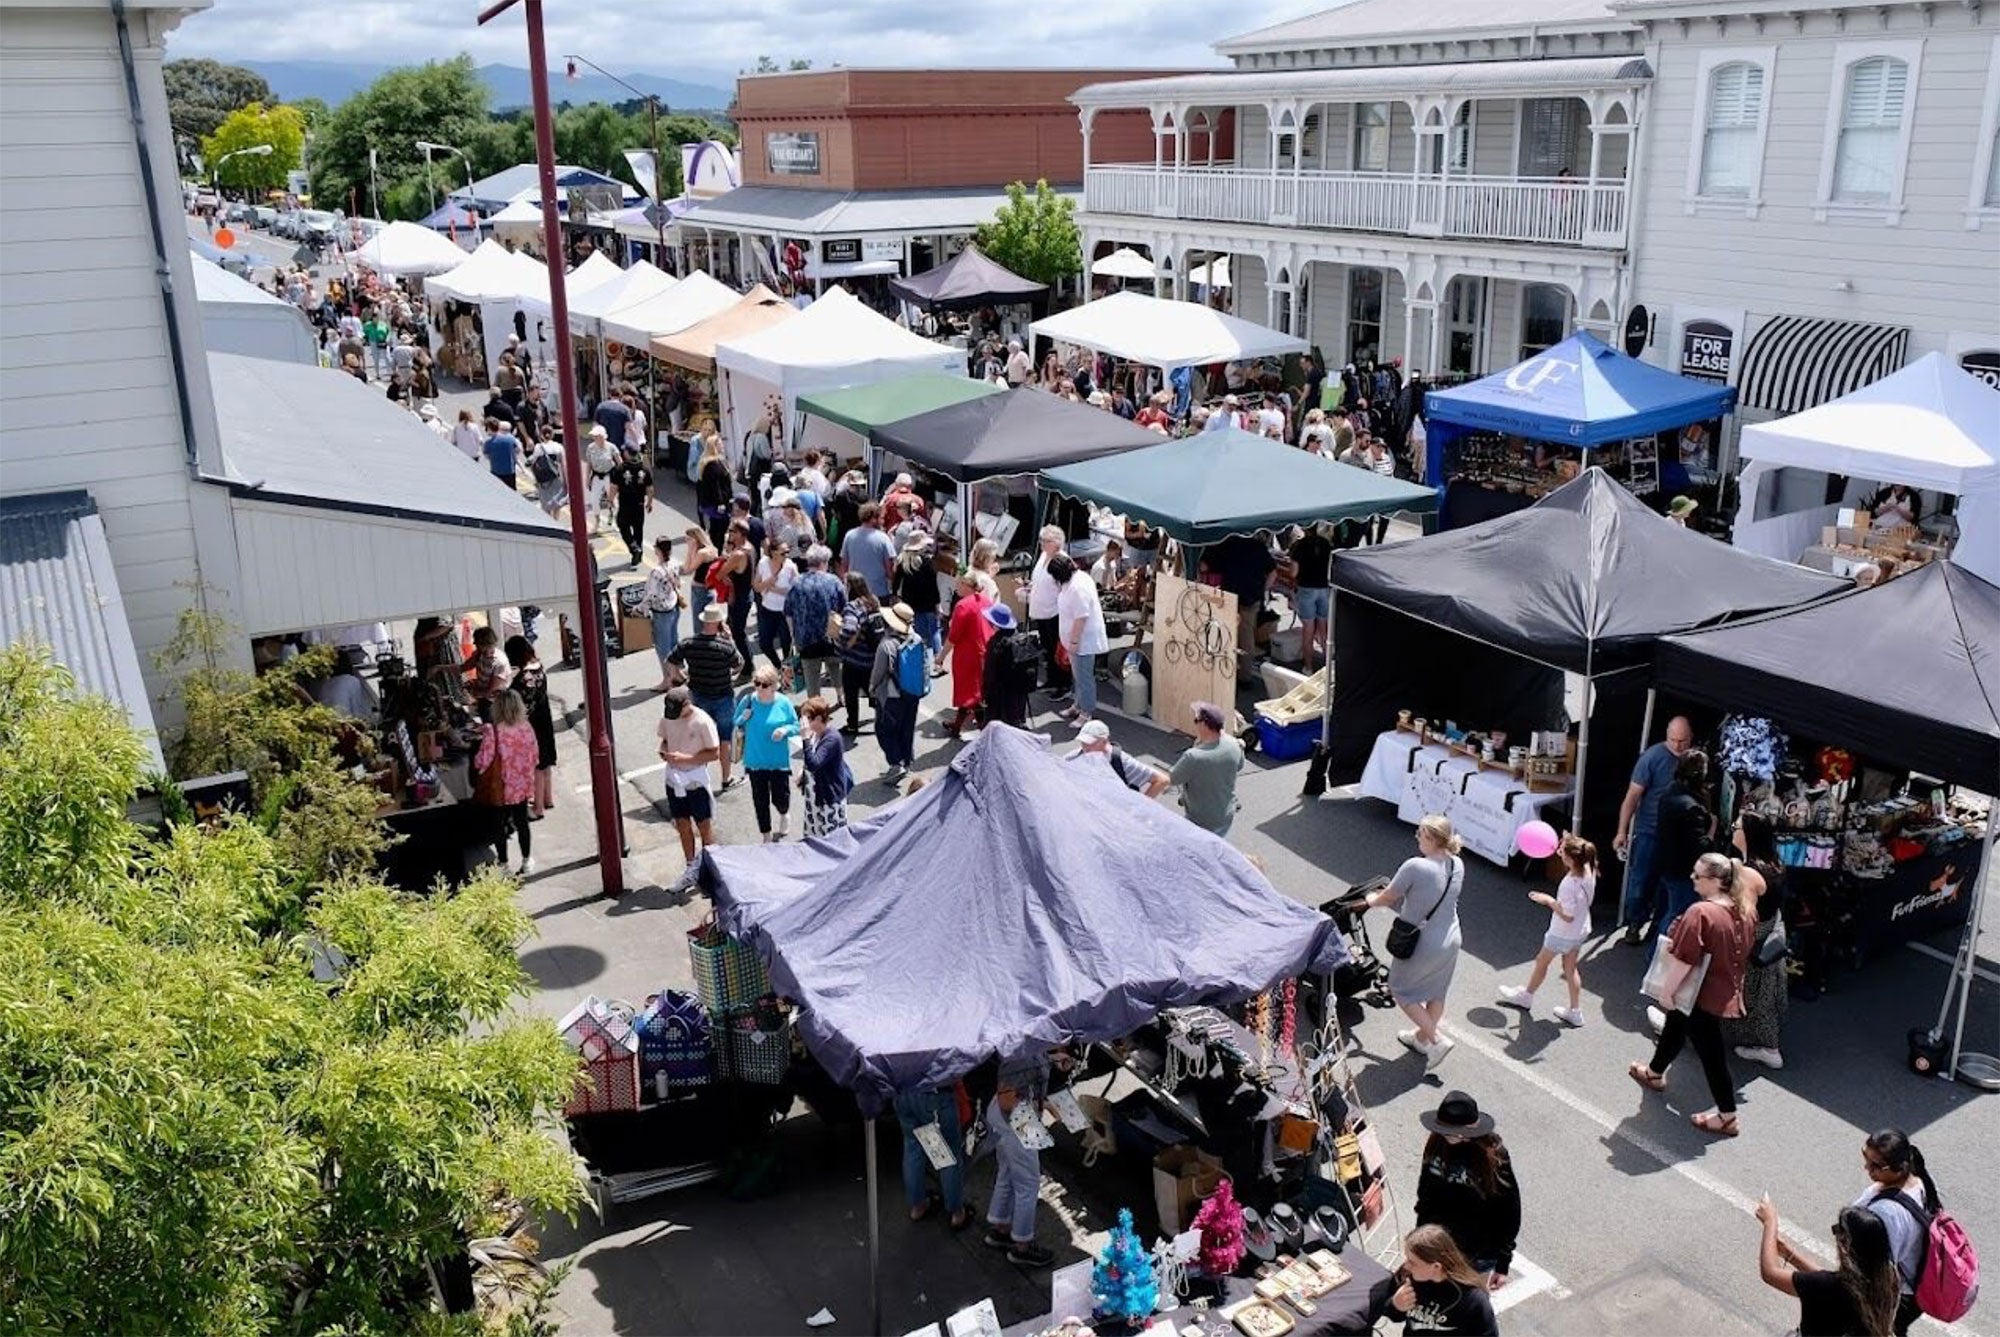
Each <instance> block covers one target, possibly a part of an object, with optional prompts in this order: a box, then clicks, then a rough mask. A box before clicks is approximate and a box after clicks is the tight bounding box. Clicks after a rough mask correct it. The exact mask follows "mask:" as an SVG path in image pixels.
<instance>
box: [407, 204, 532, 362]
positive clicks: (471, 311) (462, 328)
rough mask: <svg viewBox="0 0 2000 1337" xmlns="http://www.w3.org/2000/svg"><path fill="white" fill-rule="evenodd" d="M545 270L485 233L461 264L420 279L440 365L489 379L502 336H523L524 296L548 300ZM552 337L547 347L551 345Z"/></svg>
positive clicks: (497, 359)
mask: <svg viewBox="0 0 2000 1337" xmlns="http://www.w3.org/2000/svg"><path fill="white" fill-rule="evenodd" d="M548 289H549V275H548V270H547V269H546V268H544V267H543V266H542V265H541V264H540V263H538V262H537V261H534V260H531V259H529V258H528V257H527V256H525V255H522V254H520V253H519V252H517V251H510V250H508V249H507V248H506V247H505V246H502V245H501V244H500V243H499V242H497V241H493V240H491V239H490V238H489V239H488V240H486V241H483V242H481V243H479V249H477V250H475V251H473V252H472V254H471V255H469V256H467V257H466V259H465V263H463V264H461V265H459V266H457V267H456V268H454V269H450V270H447V271H446V272H444V273H442V274H433V275H431V276H430V277H429V278H426V279H425V280H424V298H425V301H426V302H427V303H428V304H429V307H430V312H431V319H432V321H433V323H435V324H436V325H437V327H438V329H439V331H440V332H441V334H442V335H443V343H442V348H441V350H440V353H439V360H440V361H441V362H442V363H443V364H444V367H445V370H447V371H449V372H451V373H452V374H453V375H455V376H459V377H462V378H464V379H466V380H471V381H474V382H477V383H489V382H490V381H491V379H492V376H493V371H494V369H495V368H496V367H498V366H499V364H500V354H502V353H504V352H506V351H507V336H508V335H510V334H518V335H520V336H521V339H522V341H523V342H526V341H527V339H528V334H529V331H528V319H527V315H526V313H525V312H524V311H523V309H522V306H521V299H522V298H523V297H524V296H533V295H536V294H539V295H540V296H541V297H542V300H543V301H544V302H546V301H547V299H548ZM553 347H554V345H553V342H551V343H550V348H551V349H553Z"/></svg>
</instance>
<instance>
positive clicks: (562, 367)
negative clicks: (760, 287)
mask: <svg viewBox="0 0 2000 1337" xmlns="http://www.w3.org/2000/svg"><path fill="white" fill-rule="evenodd" d="M521 3H525V4H526V6H527V16H526V18H527V22H526V25H525V26H526V28H527V30H528V82H529V84H530V85H531V86H532V87H533V90H534V105H535V167H536V171H537V175H538V177H539V180H540V184H541V191H542V242H543V245H542V250H543V252H544V255H545V262H546V263H547V265H548V268H549V313H550V317H551V320H552V322H553V324H554V325H555V338H556V389H557V395H558V399H559V402H560V404H561V410H562V425H563V442H564V449H563V453H562V454H563V475H564V479H565V481H566V482H567V484H568V486H569V498H570V504H569V531H570V546H571V549H572V552H573V554H574V556H575V559H576V597H577V605H578V607H577V624H578V632H579V635H580V637H581V639H582V641H583V706H584V714H585V716H586V717H587V718H588V719H589V721H590V794H591V806H592V808H593V809H594V810H595V812H596V817H597V869H598V875H599V877H600V878H601V880H602V881H601V885H602V886H603V888H604V894H605V895H607V896H616V895H618V894H619V893H620V892H622V891H623V890H624V889H625V863H624V848H625V838H624V832H623V830H622V823H621V820H620V819H621V814H620V812H619V809H618V766H617V759H616V758H615V757H613V756H612V749H611V705H610V702H609V701H607V700H606V699H605V696H606V684H607V679H606V676H605V667H604V628H603V624H602V623H601V621H600V620H599V618H598V608H597V558H596V556H595V554H593V553H592V552H591V550H590V529H589V519H588V517H589V511H590V508H589V507H588V506H587V505H584V504H583V499H584V497H585V496H586V495H587V494H586V493H585V491H584V485H583V450H582V448H581V447H582V438H581V437H580V436H579V435H578V432H577V404H576V364H575V362H574V360H573V357H572V354H571V351H570V337H569V289H568V285H567V284H566V283H565V281H564V275H563V263H562V257H563V248H562V218H561V215H560V214H559V212H558V210H557V203H556V133H555V123H554V119H553V117H552V116H551V115H550V113H549V53H548V47H547V45H546V42H545V40H544V37H543V34H542V0H499V3H497V4H494V5H490V6H488V7H487V8H486V9H485V10H483V11H481V13H480V15H479V22H480V24H482V25H484V24H486V23H489V22H491V21H492V20H494V19H495V18H498V17H499V16H500V15H502V14H504V13H506V12H507V11H508V10H510V9H512V8H513V7H514V6H515V5H516V4H521ZM471 170H472V168H471V163H470V161H469V160H468V162H467V164H466V171H467V172H468V173H470V172H471Z"/></svg>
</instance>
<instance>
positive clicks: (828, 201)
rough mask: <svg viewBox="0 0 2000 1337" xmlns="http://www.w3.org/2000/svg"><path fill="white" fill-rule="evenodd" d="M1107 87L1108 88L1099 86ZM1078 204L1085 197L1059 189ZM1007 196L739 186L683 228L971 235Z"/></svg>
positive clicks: (991, 190) (995, 191)
mask: <svg viewBox="0 0 2000 1337" xmlns="http://www.w3.org/2000/svg"><path fill="white" fill-rule="evenodd" d="M1103 86H1107V87H1108V86H1110V85H1103ZM1056 193H1057V194H1058V195H1067V196H1069V197H1071V198H1072V199H1075V200H1076V201H1077V203H1078V204H1081V203H1082V202H1083V192H1082V191H1081V190H1078V189H1076V188H1075V187H1070V188H1068V189H1063V188H1058V189H1057V190H1056ZM1006 202H1007V192H1006V191H1005V190H1004V189H1001V188H999V187H995V186H975V187H972V188H970V189H956V190H851V191H843V190H793V189H790V188H789V187H785V186H740V187H738V188H737V189H735V190H732V191H730V192H729V193H728V194H726V195H718V196H716V197H715V198H714V199H712V200H704V201H702V202H701V203H699V204H697V205H695V206H694V207H693V208H691V209H689V210H688V211H687V212H686V213H684V214H682V215H681V217H680V219H679V220H678V221H679V222H680V223H681V224H683V225H694V226H700V225H702V224H704V223H706V224H711V225H714V226H718V227H765V228H768V227H770V226H771V225H772V224H773V223H777V224H781V225H782V226H783V227H784V228H785V229H786V235H789V236H800V237H808V236H812V237H818V236H841V235H846V234H850V233H853V234H859V233H864V232H951V231H969V230H970V229H972V228H975V227H978V226H979V225H980V224H982V223H989V222H991V221H992V220H993V215H994V214H995V213H997V212H998V211H999V209H1000V206H1001V205H1003V204H1005V203H1006Z"/></svg>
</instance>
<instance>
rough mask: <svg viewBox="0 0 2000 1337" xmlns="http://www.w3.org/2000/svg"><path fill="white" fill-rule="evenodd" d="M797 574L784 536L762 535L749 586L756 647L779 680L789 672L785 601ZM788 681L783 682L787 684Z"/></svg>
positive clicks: (788, 625) (789, 641) (791, 645)
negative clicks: (761, 552)
mask: <svg viewBox="0 0 2000 1337" xmlns="http://www.w3.org/2000/svg"><path fill="white" fill-rule="evenodd" d="M798 578H799V569H798V567H796V566H794V565H793V564H792V556H791V553H790V551H789V550H787V548H786V546H785V540H784V539H782V538H779V537H776V536H775V535H774V536H772V537H770V538H767V539H765V540H764V555H763V556H762V557H759V558H758V559H757V570H756V573H755V574H754V575H753V576H752V577H751V580H750V587H751V589H752V590H753V591H755V592H756V595H757V648H758V649H759V650H762V651H763V652H764V658H766V659H768V660H770V661H771V664H772V666H773V667H774V668H776V669H777V670H778V675H779V678H780V679H781V680H783V679H788V678H790V677H791V676H792V651H793V648H794V646H795V645H796V644H797V637H795V636H794V635H793V634H792V624H791V622H790V620H789V619H788V618H787V617H786V616H785V601H786V600H787V599H788V598H789V597H790V596H791V593H792V586H793V585H794V584H795V583H797V581H798ZM790 685H791V684H790V683H789V682H787V683H785V686H786V687H788V688H789V687H790Z"/></svg>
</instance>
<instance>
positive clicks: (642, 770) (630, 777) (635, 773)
mask: <svg viewBox="0 0 2000 1337" xmlns="http://www.w3.org/2000/svg"><path fill="white" fill-rule="evenodd" d="M665 769H667V763H665V762H664V761H656V762H654V763H653V764H652V765H651V766H641V767H639V768H638V769H637V770H631V771H626V772H625V773H624V774H623V775H620V776H619V777H618V782H619V783H620V784H627V785H629V784H631V783H632V782H633V781H634V780H636V779H638V778H639V777H640V776H642V775H654V774H657V773H658V772H660V771H664V770H665ZM575 788H576V792H577V793H579V794H588V793H589V792H590V781H588V780H585V781H584V782H583V783H582V784H580V785H577V786H575Z"/></svg>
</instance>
